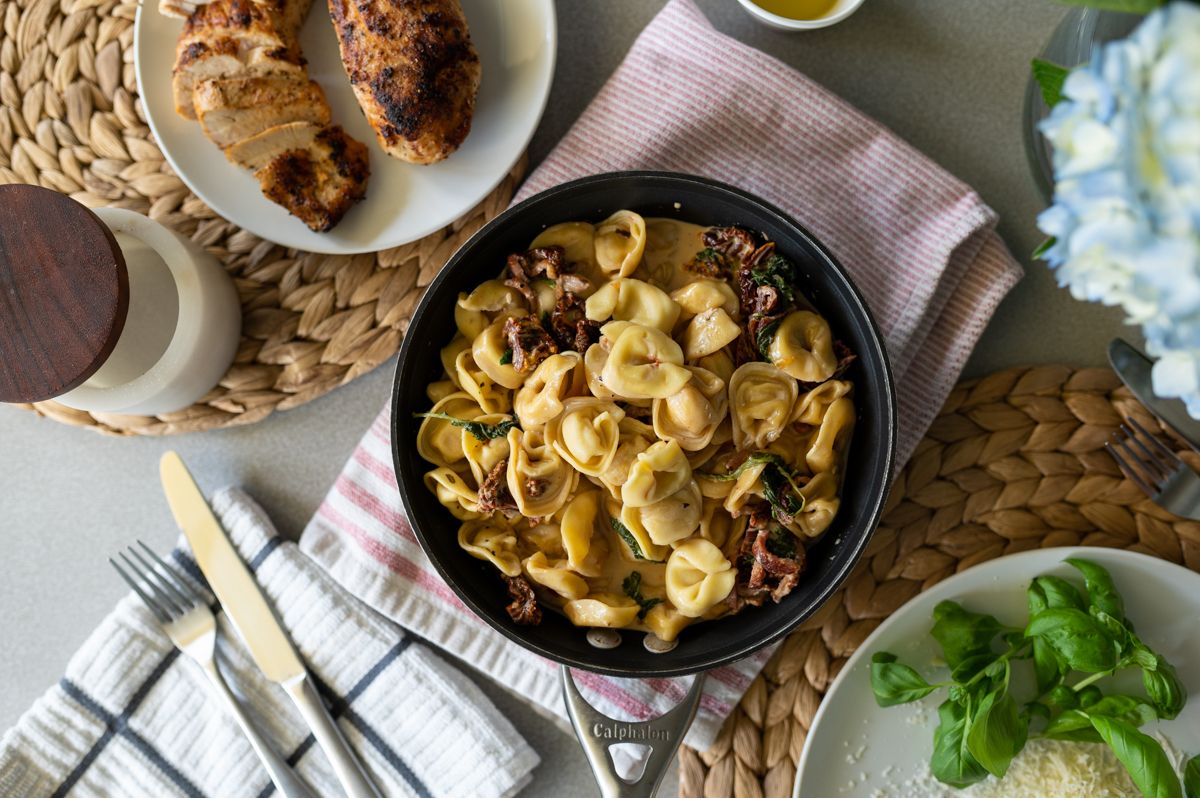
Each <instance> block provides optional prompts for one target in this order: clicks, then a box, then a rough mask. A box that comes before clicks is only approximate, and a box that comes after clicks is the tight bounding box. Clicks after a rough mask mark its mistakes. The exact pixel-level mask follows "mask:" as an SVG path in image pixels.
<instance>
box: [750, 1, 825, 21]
mask: <svg viewBox="0 0 1200 798" xmlns="http://www.w3.org/2000/svg"><path fill="white" fill-rule="evenodd" d="M754 4H755V5H757V6H758V7H759V8H761V9H763V10H764V11H770V12H771V13H772V14H778V15H779V16H781V17H787V18H788V19H820V18H821V17H823V16H825V15H826V14H828V13H829V12H830V11H832V10H833V7H834V6H835V5H837V0H754Z"/></svg>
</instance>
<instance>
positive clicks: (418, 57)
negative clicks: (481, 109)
mask: <svg viewBox="0 0 1200 798" xmlns="http://www.w3.org/2000/svg"><path fill="white" fill-rule="evenodd" d="M329 13H330V16H331V17H332V18H333V25H334V28H335V29H336V30H337V34H338V41H339V43H340V46H341V52H342V64H343V65H344V66H345V68H346V74H347V75H349V77H350V84H351V85H352V86H353V87H354V93H355V95H356V96H357V97H358V103H359V105H360V106H362V109H363V113H364V114H366V117H367V121H368V122H370V123H371V127H372V128H374V130H375V135H376V136H377V137H378V139H379V143H380V144H381V145H382V146H383V149H384V150H385V151H387V153H388V154H389V155H392V156H394V157H396V158H400V159H401V160H405V161H411V162H413V163H433V162H435V161H440V160H442V159H443V158H445V157H446V156H448V155H449V154H450V153H452V152H454V151H455V150H456V149H458V147H459V145H461V144H462V142H463V140H464V139H465V138H466V137H467V134H468V133H469V132H470V131H471V117H472V115H473V114H474V113H475V95H476V93H477V92H478V90H479V76H480V67H479V56H478V55H477V54H476V52H475V47H474V46H473V45H472V44H471V36H470V33H469V31H468V29H467V18H466V16H465V15H464V14H463V11H462V7H461V6H460V5H459V3H458V0H329Z"/></svg>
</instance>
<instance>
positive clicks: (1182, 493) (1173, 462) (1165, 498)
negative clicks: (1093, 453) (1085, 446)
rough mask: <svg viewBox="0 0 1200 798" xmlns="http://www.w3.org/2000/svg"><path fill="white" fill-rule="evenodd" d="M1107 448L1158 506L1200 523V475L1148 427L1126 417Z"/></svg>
mask: <svg viewBox="0 0 1200 798" xmlns="http://www.w3.org/2000/svg"><path fill="white" fill-rule="evenodd" d="M1104 448H1105V449H1107V450H1108V453H1109V454H1111V455H1112V457H1113V459H1114V460H1116V461H1117V465H1118V466H1119V467H1120V468H1121V472H1122V473H1124V474H1125V476H1126V477H1128V478H1129V480H1130V481H1131V482H1132V483H1133V484H1135V485H1137V486H1138V488H1140V489H1141V491H1142V493H1145V494H1146V495H1147V496H1149V497H1150V498H1151V499H1153V500H1154V502H1155V503H1157V504H1159V505H1161V506H1162V507H1163V508H1165V509H1166V510H1169V511H1170V512H1172V513H1174V514H1175V515H1178V516H1180V517H1182V518H1190V519H1192V520H1200V475H1198V474H1196V472H1195V471H1194V470H1192V467H1191V466H1189V465H1188V464H1187V463H1185V462H1184V461H1183V460H1182V459H1180V457H1179V455H1177V454H1176V453H1175V452H1174V451H1172V450H1171V449H1170V448H1169V447H1168V446H1167V445H1166V444H1165V443H1163V442H1162V441H1160V440H1159V439H1158V438H1156V437H1154V436H1153V435H1151V434H1150V433H1149V432H1148V431H1147V430H1146V428H1145V427H1143V426H1142V425H1141V424H1139V423H1138V422H1137V421H1135V420H1134V419H1133V418H1126V419H1125V423H1124V424H1122V425H1121V428H1120V431H1119V432H1118V433H1117V434H1116V435H1115V436H1113V439H1112V440H1111V441H1109V442H1108V443H1106V444H1104Z"/></svg>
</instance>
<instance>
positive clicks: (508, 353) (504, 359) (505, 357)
mask: <svg viewBox="0 0 1200 798" xmlns="http://www.w3.org/2000/svg"><path fill="white" fill-rule="evenodd" d="M512 359H513V351H512V347H509V348H508V349H505V350H504V351H503V352H502V353H501V354H500V365H501V366H507V365H509V364H510V363H512Z"/></svg>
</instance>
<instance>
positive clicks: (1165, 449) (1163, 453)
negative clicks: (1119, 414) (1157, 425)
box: [1126, 416, 1184, 470]
mask: <svg viewBox="0 0 1200 798" xmlns="http://www.w3.org/2000/svg"><path fill="white" fill-rule="evenodd" d="M1126 421H1128V422H1129V423H1130V424H1132V425H1133V428H1134V429H1136V430H1137V431H1138V432H1140V433H1142V435H1143V436H1144V437H1146V438H1148V439H1149V440H1150V442H1151V443H1153V444H1154V448H1155V449H1156V450H1157V451H1158V453H1159V455H1160V457H1159V460H1160V461H1161V460H1162V458H1164V457H1165V458H1166V459H1167V460H1168V461H1170V462H1171V463H1172V464H1173V465H1172V468H1171V470H1174V469H1175V468H1178V467H1179V466H1181V465H1184V462H1183V460H1181V459H1180V458H1179V455H1177V454H1175V452H1174V450H1172V449H1171V448H1170V447H1169V446H1167V445H1166V444H1165V443H1163V442H1162V441H1160V440H1159V439H1158V437H1157V436H1155V435H1151V434H1150V433H1149V432H1147V431H1146V429H1145V428H1144V427H1143V426H1142V425H1141V424H1139V423H1138V422H1137V421H1136V420H1135V419H1134V418H1133V417H1132V416H1131V417H1130V418H1128V419H1126Z"/></svg>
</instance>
